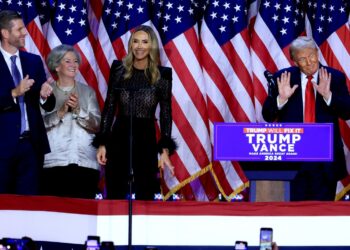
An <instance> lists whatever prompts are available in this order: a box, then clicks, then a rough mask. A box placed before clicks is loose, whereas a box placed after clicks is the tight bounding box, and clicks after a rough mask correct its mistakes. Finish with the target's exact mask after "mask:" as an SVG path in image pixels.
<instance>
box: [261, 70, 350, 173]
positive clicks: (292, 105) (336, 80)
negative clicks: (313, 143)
mask: <svg viewBox="0 0 350 250" xmlns="http://www.w3.org/2000/svg"><path fill="white" fill-rule="evenodd" d="M325 68H326V69H327V71H328V72H329V73H331V74H332V78H331V86H330V88H331V91H332V100H331V103H330V106H327V104H326V102H325V101H324V99H323V97H322V96H321V95H320V94H319V93H317V95H316V122H317V123H333V124H334V144H333V145H334V157H333V158H334V160H333V162H332V163H325V166H326V168H327V169H328V170H329V172H330V175H331V176H330V177H334V178H335V179H337V180H339V179H342V178H344V177H345V176H346V175H347V171H346V163H345V156H344V149H343V142H342V140H341V135H340V129H339V121H338V119H339V118H341V119H344V120H347V119H350V96H349V90H348V88H347V86H346V80H345V75H344V74H343V73H342V72H340V71H337V70H335V69H332V68H329V67H325ZM284 71H288V72H291V80H290V84H291V87H293V86H294V85H298V86H299V87H298V88H297V89H296V90H295V92H294V94H293V95H292V96H291V97H290V98H289V99H288V102H287V103H286V104H285V106H283V108H282V109H281V110H278V107H277V97H276V96H269V97H268V98H267V99H266V100H265V102H264V105H263V109H262V114H263V117H264V119H265V121H267V122H273V121H277V122H290V123H302V122H303V101H302V92H301V72H300V69H299V68H298V67H291V68H287V69H283V70H281V71H279V72H277V73H276V74H274V79H275V82H277V81H276V79H277V77H280V75H281V74H282V73H283V72H284ZM315 136H317V135H315ZM305 164H307V163H305Z"/></svg>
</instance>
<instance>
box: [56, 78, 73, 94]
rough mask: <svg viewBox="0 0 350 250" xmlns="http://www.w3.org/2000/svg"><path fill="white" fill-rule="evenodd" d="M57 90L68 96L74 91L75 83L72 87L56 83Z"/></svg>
mask: <svg viewBox="0 0 350 250" xmlns="http://www.w3.org/2000/svg"><path fill="white" fill-rule="evenodd" d="M56 86H57V89H58V90H60V91H61V92H63V93H64V95H66V96H67V95H70V94H71V93H72V92H73V91H74V89H75V82H74V84H73V85H72V86H63V87H61V86H60V83H59V81H57V82H56Z"/></svg>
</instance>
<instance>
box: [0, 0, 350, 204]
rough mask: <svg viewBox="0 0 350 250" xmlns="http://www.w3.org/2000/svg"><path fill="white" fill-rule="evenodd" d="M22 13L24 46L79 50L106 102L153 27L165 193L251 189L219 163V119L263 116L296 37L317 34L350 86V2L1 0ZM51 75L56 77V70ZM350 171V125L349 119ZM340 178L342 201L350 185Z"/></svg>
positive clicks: (239, 173) (207, 194)
mask: <svg viewBox="0 0 350 250" xmlns="http://www.w3.org/2000/svg"><path fill="white" fill-rule="evenodd" d="M0 9H13V10H17V11H18V12H20V13H21V14H22V16H23V17H24V21H25V24H26V27H27V30H28V32H29V35H28V36H27V43H26V50H28V51H30V52H33V53H36V54H40V55H41V56H42V57H43V59H45V58H46V56H47V54H48V52H49V51H50V50H51V49H52V48H53V47H55V46H57V45H59V44H62V43H64V44H70V45H74V46H75V48H77V49H78V50H79V51H80V53H81V55H82V57H83V63H82V65H81V67H80V73H79V75H78V78H79V80H81V81H83V82H85V83H86V84H88V85H90V86H92V87H93V88H94V89H95V91H96V93H97V97H98V101H99V104H100V106H101V108H102V107H103V103H104V98H105V95H106V90H107V81H108V77H109V68H110V65H111V63H112V61H113V60H114V59H121V58H123V56H125V55H126V53H127V41H128V39H129V37H130V31H131V30H132V29H133V28H135V27H136V26H138V25H140V24H146V25H151V26H152V27H154V29H155V30H156V32H157V34H158V36H159V40H160V41H161V48H160V52H161V64H162V65H165V66H169V67H171V68H172V69H173V90H172V93H173V100H172V108H173V137H174V138H176V140H177V142H178V144H179V148H178V150H177V152H176V154H175V155H174V156H172V161H173V164H174V165H175V166H176V175H175V176H171V175H170V174H169V173H168V172H166V171H165V172H163V173H162V176H163V177H162V190H163V195H164V197H165V199H167V198H169V197H171V195H172V194H173V193H175V192H179V193H181V195H182V197H183V198H184V199H186V200H199V201H208V200H213V199H215V198H216V197H217V195H218V193H221V194H222V196H223V197H224V198H225V199H226V200H231V199H232V198H234V197H235V196H236V195H237V194H239V193H241V192H242V191H243V192H244V191H245V190H246V189H247V188H248V187H249V181H248V179H247V177H246V176H245V174H244V171H243V170H242V167H241V165H240V164H239V162H237V161H213V153H212V150H213V124H214V123H215V122H234V123H236V122H253V123H254V122H264V121H263V119H262V117H261V106H262V103H263V102H264V99H265V97H266V95H267V82H266V79H265V78H264V75H263V72H264V71H265V70H266V69H267V70H269V71H271V72H275V71H277V70H278V69H281V68H284V67H289V66H291V65H292V62H291V60H290V58H289V55H288V47H289V44H290V43H291V41H292V40H293V39H294V38H296V37H297V36H299V35H308V36H312V37H313V38H314V39H315V41H316V42H317V44H318V46H319V48H320V59H321V62H322V63H323V64H324V65H329V66H331V67H334V68H337V69H339V70H341V71H343V72H344V73H345V75H346V78H347V84H348V87H350V28H349V24H350V21H349V2H348V0H309V1H304V0H0ZM48 74H49V73H48ZM340 126H341V133H342V136H343V141H344V145H345V147H344V151H345V154H346V156H347V162H348V172H349V173H350V153H349V149H350V122H349V121H341V124H340ZM349 183H350V177H348V178H345V179H344V180H342V181H341V182H339V184H338V187H337V197H336V199H341V198H342V196H343V195H344V194H345V193H346V192H347V191H349V189H350V186H349Z"/></svg>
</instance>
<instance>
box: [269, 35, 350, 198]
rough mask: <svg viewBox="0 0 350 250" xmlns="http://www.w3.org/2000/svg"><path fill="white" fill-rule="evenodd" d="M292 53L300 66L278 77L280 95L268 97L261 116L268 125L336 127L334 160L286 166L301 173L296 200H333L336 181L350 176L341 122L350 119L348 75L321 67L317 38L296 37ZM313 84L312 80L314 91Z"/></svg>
mask: <svg viewBox="0 0 350 250" xmlns="http://www.w3.org/2000/svg"><path fill="white" fill-rule="evenodd" d="M289 52H290V56H291V59H292V60H293V61H294V63H295V65H296V67H290V68H287V69H282V70H281V71H279V72H277V73H276V74H275V75H274V79H277V87H278V96H269V97H267V99H266V100H265V102H264V105H263V109H262V114H263V117H264V119H265V120H266V121H267V122H273V121H277V122H291V123H301V122H311V123H312V122H316V123H333V126H334V131H333V137H334V141H333V146H334V156H333V162H308V163H306V162H300V163H284V165H285V166H281V167H286V166H287V165H289V166H291V167H292V168H295V169H297V170H298V172H297V175H296V177H295V179H294V180H293V181H292V182H291V194H290V197H291V200H294V201H296V200H334V198H335V191H336V183H337V181H338V180H340V179H342V178H344V177H345V176H346V175H347V171H346V162H345V156H344V148H343V142H342V140H341V135H340V130H339V122H338V119H339V118H340V119H344V120H347V119H349V118H350V96H349V91H348V89H347V86H346V80H345V75H344V74H343V73H342V72H339V71H337V70H335V69H332V68H329V67H325V66H322V65H321V64H320V63H319V55H318V49H317V46H316V43H315V42H314V40H313V39H312V38H308V37H299V38H297V39H295V40H294V41H293V42H292V43H291V46H290V49H289ZM308 81H311V82H310V84H309V87H307V86H308V84H307V83H308ZM309 88H310V90H309V91H308V89H309ZM307 92H309V93H312V94H308V93H307ZM312 99H313V100H312ZM312 103H313V104H312ZM315 136H317V135H315Z"/></svg>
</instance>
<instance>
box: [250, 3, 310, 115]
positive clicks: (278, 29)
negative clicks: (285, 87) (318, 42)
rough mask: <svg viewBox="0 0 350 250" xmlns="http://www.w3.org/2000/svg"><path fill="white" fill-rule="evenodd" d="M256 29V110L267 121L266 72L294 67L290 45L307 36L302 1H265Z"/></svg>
mask: <svg viewBox="0 0 350 250" xmlns="http://www.w3.org/2000/svg"><path fill="white" fill-rule="evenodd" d="M257 6H258V8H259V9H258V13H257V16H256V19H255V23H254V27H253V29H252V32H251V33H252V34H251V36H252V46H251V47H252V50H251V59H252V65H253V85H254V95H255V110H256V116H257V120H258V121H263V118H262V115H261V107H262V104H263V103H264V100H265V98H266V96H267V82H266V79H265V77H264V74H263V73H264V71H265V70H266V69H267V70H269V71H270V72H276V71H277V70H279V69H282V68H286V67H289V66H291V65H292V62H291V60H290V58H289V53H288V48H289V44H290V43H291V42H292V41H293V40H294V39H295V38H296V37H298V36H300V35H301V34H303V32H304V23H305V21H304V12H303V8H302V2H301V1H300V0H262V1H261V2H260V4H258V5H257Z"/></svg>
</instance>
